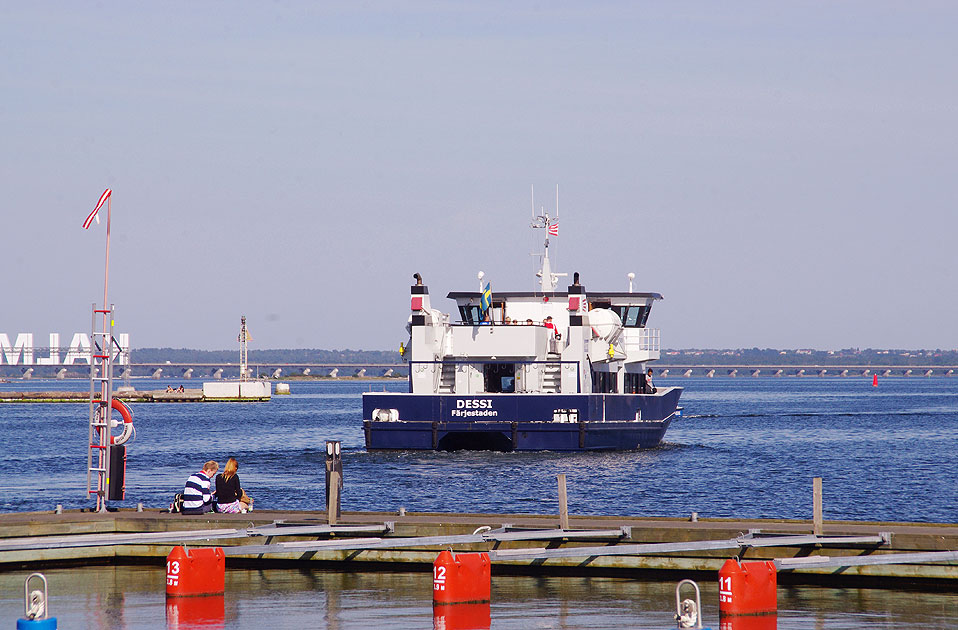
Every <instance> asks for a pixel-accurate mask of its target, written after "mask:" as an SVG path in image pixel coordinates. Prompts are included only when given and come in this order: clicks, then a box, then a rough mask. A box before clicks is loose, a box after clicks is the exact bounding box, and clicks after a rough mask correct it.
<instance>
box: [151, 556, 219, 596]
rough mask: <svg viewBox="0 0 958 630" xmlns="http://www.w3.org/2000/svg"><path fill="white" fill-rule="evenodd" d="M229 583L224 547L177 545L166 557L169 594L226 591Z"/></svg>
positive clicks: (201, 593)
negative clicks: (206, 547)
mask: <svg viewBox="0 0 958 630" xmlns="http://www.w3.org/2000/svg"><path fill="white" fill-rule="evenodd" d="M225 587H226V555H225V554H224V553H223V549H222V548H221V547H216V548H213V549H189V550H187V549H184V548H183V547H174V548H173V551H171V552H170V555H168V556H167V557H166V596H167V597H168V598H169V597H194V596H196V595H222V594H223V591H224V590H225Z"/></svg>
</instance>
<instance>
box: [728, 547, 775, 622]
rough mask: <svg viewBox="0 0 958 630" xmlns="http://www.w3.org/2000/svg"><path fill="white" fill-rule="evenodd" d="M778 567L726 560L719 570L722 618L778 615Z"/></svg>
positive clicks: (763, 563)
mask: <svg viewBox="0 0 958 630" xmlns="http://www.w3.org/2000/svg"><path fill="white" fill-rule="evenodd" d="M777 588H778V575H777V574H776V572H775V563H774V562H769V561H764V562H739V561H738V560H737V559H731V560H726V561H725V564H723V565H722V568H721V569H719V616H720V617H735V616H739V615H749V616H754V615H775V614H777V613H778V593H777Z"/></svg>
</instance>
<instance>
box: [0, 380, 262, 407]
mask: <svg viewBox="0 0 958 630" xmlns="http://www.w3.org/2000/svg"><path fill="white" fill-rule="evenodd" d="M266 385H267V387H266V388H265V393H263V394H260V395H244V396H242V397H240V396H239V395H236V396H230V395H229V394H228V393H219V392H215V393H214V394H213V395H206V394H204V393H203V390H201V389H187V390H186V391H185V392H168V391H166V390H162V389H158V390H144V391H132V392H131V391H118V392H115V393H114V394H113V397H114V398H119V399H120V400H122V401H123V402H129V403H160V402H166V403H171V402H267V401H269V399H270V392H269V385H270V383H266ZM89 400H90V392H88V391H87V392H76V391H73V392H55V391H48V392H0V404H3V403H85V402H88V401H89Z"/></svg>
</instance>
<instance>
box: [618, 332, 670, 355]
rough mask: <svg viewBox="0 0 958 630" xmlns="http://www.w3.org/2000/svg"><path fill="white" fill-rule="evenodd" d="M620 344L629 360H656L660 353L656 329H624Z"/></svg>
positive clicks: (658, 335)
mask: <svg viewBox="0 0 958 630" xmlns="http://www.w3.org/2000/svg"><path fill="white" fill-rule="evenodd" d="M622 343H623V346H624V347H623V350H625V354H626V356H627V357H628V358H629V360H637V361H645V360H649V359H657V358H659V354H660V352H661V336H660V331H659V329H658V328H625V329H623V332H622Z"/></svg>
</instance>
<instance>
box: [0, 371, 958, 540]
mask: <svg viewBox="0 0 958 630" xmlns="http://www.w3.org/2000/svg"><path fill="white" fill-rule="evenodd" d="M166 383H167V381H165V380H164V381H163V382H162V387H163V388H165V385H166ZM183 383H184V384H185V385H186V386H187V387H190V386H191V385H192V386H197V387H198V386H199V383H198V382H195V381H194V382H190V381H184V382H183ZM133 384H134V386H136V387H137V388H139V389H150V388H154V387H160V385H158V384H157V383H156V382H155V381H150V380H135V381H133ZM173 384H174V385H178V384H179V382H176V381H174V382H173ZM663 384H674V385H682V386H684V387H685V388H686V389H685V392H684V394H683V399H682V404H683V406H684V409H685V411H684V417H682V418H679V419H677V420H676V421H675V422H674V423H673V425H672V427H671V428H670V429H669V432H668V434H667V435H666V439H665V442H664V443H663V444H662V445H661V446H660V447H659V448H656V449H653V450H647V451H636V452H626V453H582V454H574V453H573V454H570V453H548V452H544V453H487V452H456V453H433V452H395V453H391V452H385V453H384V452H375V453H367V452H366V451H365V450H364V448H363V433H362V427H361V414H360V409H361V407H360V397H361V394H362V392H363V391H367V390H369V389H370V388H375V389H382V388H384V387H385V388H386V389H389V390H396V391H400V390H402V389H403V388H404V387H405V382H404V381H397V382H383V381H374V382H373V381H365V382H362V381H355V380H342V381H321V382H319V381H318V382H295V381H294V382H292V383H291V390H292V394H291V395H290V396H274V398H273V400H272V401H271V402H269V403H249V404H246V403H242V404H241V403H166V404H160V403H141V404H134V405H132V407H133V411H134V425H135V427H136V439H135V440H134V441H133V442H131V443H129V444H128V447H129V448H128V463H127V500H126V501H125V502H122V503H119V505H121V506H122V505H127V506H135V505H136V503H137V502H143V504H144V505H145V506H147V507H161V506H164V505H167V504H168V503H169V501H170V499H171V497H172V495H173V494H174V493H175V492H177V491H179V490H180V488H182V485H183V483H184V481H185V479H186V477H187V476H188V475H189V474H190V473H191V472H193V471H195V470H198V469H199V467H200V465H201V463H202V462H203V461H205V460H207V459H216V460H219V461H221V462H222V461H224V460H225V459H226V458H227V457H229V456H235V457H236V458H237V459H238V460H239V462H240V477H241V479H242V482H243V485H244V486H245V487H246V488H247V489H248V492H249V493H250V494H251V495H253V496H254V497H255V498H256V501H257V506H261V507H263V508H278V509H283V508H291V509H292V508H296V509H322V507H323V505H324V501H325V498H324V474H325V472H324V471H325V464H324V461H325V454H324V445H325V440H327V439H335V440H341V441H342V443H343V447H344V455H343V468H344V479H345V487H344V491H343V509H345V510H390V511H391V510H396V509H398V508H399V507H400V506H404V507H406V508H407V509H408V510H410V511H449V512H456V511H458V512H519V513H554V512H557V511H558V500H557V491H556V481H555V476H556V475H557V474H559V473H565V474H566V475H567V478H568V483H569V502H570V511H571V512H572V513H578V514H611V515H637V516H676V517H678V516H688V514H689V513H690V512H692V511H695V512H698V513H699V514H700V515H701V516H702V517H739V518H810V517H811V513H812V478H813V477H816V476H820V477H823V479H824V492H823V494H824V513H825V518H826V519H832V520H838V519H850V520H878V521H918V522H956V521H958V484H956V483H955V471H956V470H958V378H944V377H940V378H920V377H919V378H915V377H912V378H897V379H894V378H889V379H884V380H882V381H881V382H880V385H879V387H877V388H875V387H872V386H871V381H870V380H868V379H864V378H817V377H812V378H809V377H806V378H757V379H755V378H738V379H729V378H721V379H719V378H715V379H707V378H681V377H678V378H670V379H668V380H667V381H665V380H663ZM66 387H72V388H74V389H79V390H85V389H87V388H88V385H87V383H85V382H79V381H74V382H64V381H20V382H14V383H5V384H0V388H3V389H32V390H41V389H64V388H66ZM86 435H87V411H86V406H85V405H84V404H6V405H2V406H0V448H2V452H3V453H4V457H3V458H0V510H2V511H22V510H49V509H53V507H54V506H55V505H56V504H61V505H63V506H64V508H78V507H85V506H88V505H89V502H88V501H87V500H86V498H85V492H84V491H85V484H86V453H85V450H84V443H85V440H86Z"/></svg>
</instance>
